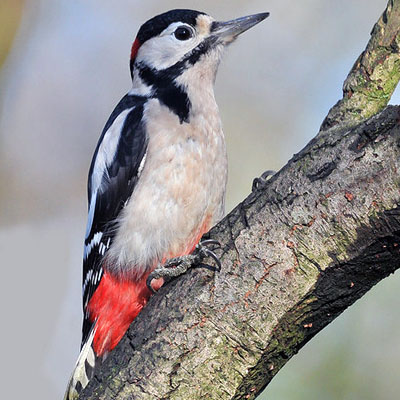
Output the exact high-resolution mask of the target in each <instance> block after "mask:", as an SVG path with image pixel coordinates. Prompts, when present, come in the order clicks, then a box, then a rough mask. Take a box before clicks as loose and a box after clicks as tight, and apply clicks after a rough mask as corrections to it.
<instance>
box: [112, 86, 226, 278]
mask: <svg viewBox="0 0 400 400" xmlns="http://www.w3.org/2000/svg"><path fill="white" fill-rule="evenodd" d="M201 103H203V107H201V106H200V104H194V105H193V106H194V107H195V110H196V112H195V113H193V114H192V115H191V117H190V123H183V124H181V123H180V122H179V119H178V117H177V116H176V115H175V114H174V113H172V112H171V111H170V110H169V109H168V108H167V107H166V106H164V105H162V104H160V102H159V101H158V100H157V99H151V100H149V101H148V102H147V103H146V106H145V111H144V118H145V121H146V131H147V134H148V136H149V144H148V151H147V156H146V162H145V165H144V168H143V171H142V174H141V176H140V179H139V182H138V184H137V186H136V187H135V190H134V192H133V194H132V196H131V198H130V200H129V202H128V204H127V205H126V207H125V208H124V210H123V211H122V212H121V217H120V219H119V222H118V230H117V234H116V236H115V239H114V242H113V244H112V246H111V247H110V249H109V251H108V254H107V258H108V260H109V261H110V262H109V263H107V265H108V266H109V268H111V269H118V270H120V271H121V270H123V271H126V272H127V271H130V272H133V274H134V275H135V276H137V277H138V276H140V275H142V274H143V273H144V272H145V271H146V270H149V269H152V268H154V267H155V266H156V265H157V264H158V263H159V262H161V260H163V259H164V258H168V257H171V256H174V255H178V254H180V253H181V252H182V251H184V249H186V248H187V246H188V241H190V240H191V239H192V237H193V236H194V235H196V232H197V231H198V230H199V229H200V226H201V224H202V223H203V221H204V219H205V218H206V217H207V216H209V217H210V218H211V222H212V224H214V223H216V222H217V221H218V220H219V219H220V218H221V217H222V216H223V213H224V198H225V188H226V180H227V157H226V148H225V141H224V136H223V132H222V128H221V121H220V118H219V114H218V108H217V105H216V103H215V99H214V95H213V93H212V91H211V92H207V93H206V92H205V91H204V98H203V99H202V100H201Z"/></svg>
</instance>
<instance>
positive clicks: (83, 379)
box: [64, 327, 104, 400]
mask: <svg viewBox="0 0 400 400" xmlns="http://www.w3.org/2000/svg"><path fill="white" fill-rule="evenodd" d="M95 331H96V329H95V328H94V327H93V328H92V330H91V332H90V334H89V337H88V340H87V342H86V343H85V344H84V346H83V347H82V350H81V352H80V354H79V357H78V361H77V362H76V365H75V368H74V372H73V373H72V376H71V378H70V380H69V382H68V386H67V390H66V392H65V396H64V400H76V399H78V396H79V393H80V392H81V391H82V390H83V389H84V388H85V387H86V386H87V385H88V383H89V381H90V379H92V378H93V375H94V370H95V367H96V366H98V365H99V362H100V361H101V360H102V359H103V358H104V357H101V358H99V357H97V356H96V354H95V352H94V350H93V345H92V344H93V338H94V335H95Z"/></svg>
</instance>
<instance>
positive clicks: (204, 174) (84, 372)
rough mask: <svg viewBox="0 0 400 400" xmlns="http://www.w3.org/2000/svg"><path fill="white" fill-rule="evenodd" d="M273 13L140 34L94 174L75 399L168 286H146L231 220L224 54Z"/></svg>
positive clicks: (171, 25) (164, 21)
mask: <svg viewBox="0 0 400 400" xmlns="http://www.w3.org/2000/svg"><path fill="white" fill-rule="evenodd" d="M267 16H268V13H262V14H256V15H250V16H247V17H243V18H238V19H235V20H232V21H228V22H217V21H215V20H214V19H213V18H212V17H210V16H209V15H207V14H205V13H202V12H198V11H192V10H172V11H169V12H166V13H164V14H161V15H158V16H156V17H154V18H152V19H150V20H149V21H147V22H146V23H145V24H144V25H142V27H141V28H140V30H139V32H138V35H137V37H136V40H135V41H134V43H133V46H132V52H131V60H130V69H131V76H132V81H133V87H132V89H131V90H130V92H129V93H128V94H127V95H126V96H125V97H123V98H122V100H121V101H120V102H119V104H118V105H117V106H116V108H115V110H114V111H113V112H112V114H111V116H110V118H109V119H108V121H107V123H106V125H105V127H104V130H103V132H102V134H101V137H100V140H99V142H98V144H97V147H96V150H95V153H94V156H93V160H92V163H91V166H90V171H89V179H88V199H89V212H88V222H87V229H86V238H85V247H84V257H83V288H82V294H83V311H84V320H83V328H82V347H81V353H80V355H79V358H78V361H77V364H76V367H75V370H74V372H73V374H72V377H71V380H70V382H69V385H68V388H67V392H66V396H65V398H66V399H76V398H77V397H78V395H79V393H80V391H81V390H82V388H84V387H85V386H86V385H87V384H88V382H89V380H90V378H91V377H92V376H93V372H94V368H95V367H96V366H97V365H98V364H99V361H101V360H102V359H104V357H105V356H106V355H107V354H108V353H109V352H110V351H111V350H112V349H113V348H114V347H115V346H116V345H117V343H118V342H119V341H120V339H121V338H122V336H123V335H124V333H125V332H126V330H127V329H128V327H129V325H130V323H131V322H132V321H133V320H134V319H135V318H136V316H137V315H138V313H139V312H140V311H141V309H142V308H143V306H144V305H145V304H146V302H147V301H148V299H149V297H150V295H151V293H152V290H150V289H152V288H157V287H159V286H160V285H161V284H162V278H161V279H158V280H157V279H155V280H153V283H152V287H150V288H149V287H148V285H147V284H146V281H148V282H147V283H148V284H151V282H150V280H151V278H152V277H153V276H151V275H150V273H151V272H152V271H154V269H155V268H156V267H157V266H158V265H159V264H163V263H165V262H166V261H167V260H169V259H171V258H173V257H180V256H185V255H188V254H190V253H191V252H193V250H194V248H195V247H196V245H197V244H198V242H199V240H200V238H201V237H202V235H203V234H204V233H205V232H207V231H208V230H209V229H210V228H211V227H212V226H213V225H214V224H215V223H216V222H217V221H218V220H219V219H220V218H221V217H222V216H223V213H224V198H225V187H226V180H227V157H226V149H225V140H224V135H223V132H222V127H221V120H220V117H219V112H218V107H217V104H216V102H215V98H214V81H215V76H216V72H217V68H218V64H219V62H220V59H221V56H222V53H223V50H224V48H225V46H226V45H228V44H229V43H231V42H232V41H233V40H234V39H235V38H236V37H237V36H238V35H239V34H241V33H242V32H244V31H246V30H247V29H249V28H251V27H252V26H254V25H255V24H257V23H259V22H260V21H262V20H263V19H265V18H266V17H267ZM149 275H150V278H149ZM159 276H162V274H159V273H158V274H157V275H155V276H154V278H158V277H159Z"/></svg>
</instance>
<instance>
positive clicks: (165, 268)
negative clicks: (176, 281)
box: [146, 239, 221, 293]
mask: <svg viewBox="0 0 400 400" xmlns="http://www.w3.org/2000/svg"><path fill="white" fill-rule="evenodd" d="M208 246H214V249H213V250H211V249H210V248H209V247H208ZM219 247H221V244H220V243H219V242H218V241H217V240H214V239H206V240H203V241H201V242H199V243H198V244H197V246H196V247H195V249H194V251H193V253H192V254H188V255H185V256H181V257H175V258H171V259H169V260H168V261H167V262H166V263H165V264H164V265H159V266H158V267H157V268H156V269H155V270H154V271H153V272H151V273H150V275H149V276H148V277H147V280H146V285H147V287H148V288H149V290H150V291H151V292H153V293H156V291H155V290H154V289H153V287H152V286H151V282H152V281H153V279H159V278H163V279H164V282H169V281H170V280H171V279H173V278H176V277H177V276H180V275H182V274H184V273H185V272H186V271H187V270H188V269H189V268H191V267H193V266H194V265H198V264H200V263H201V261H202V260H203V259H204V258H206V257H211V258H212V259H213V260H214V261H215V264H216V265H217V267H218V268H217V269H218V271H219V270H220V269H221V261H220V260H219V258H218V256H217V255H216V254H215V252H214V250H215V248H219Z"/></svg>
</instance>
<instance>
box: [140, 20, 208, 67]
mask: <svg viewBox="0 0 400 400" xmlns="http://www.w3.org/2000/svg"><path fill="white" fill-rule="evenodd" d="M179 26H188V27H189V25H187V24H182V23H181V22H174V23H173V24H171V25H170V26H169V27H168V28H167V29H165V30H164V31H163V32H161V33H160V35H159V36H156V37H154V38H151V39H149V40H147V41H146V42H144V43H143V44H142V46H140V48H139V51H138V54H137V57H136V61H137V62H143V63H144V64H146V65H148V66H149V67H151V68H154V69H157V70H162V69H166V68H168V67H171V66H172V65H174V64H176V63H177V62H178V61H180V60H181V59H182V58H183V57H184V56H185V55H186V54H187V53H189V52H190V51H192V50H193V49H194V48H196V47H197V46H198V45H199V43H200V42H201V41H202V40H203V39H204V36H203V35H199V34H195V36H193V37H192V38H190V39H188V40H178V39H176V37H175V36H174V32H175V30H176V28H178V27H179ZM189 29H193V28H191V27H189Z"/></svg>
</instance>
